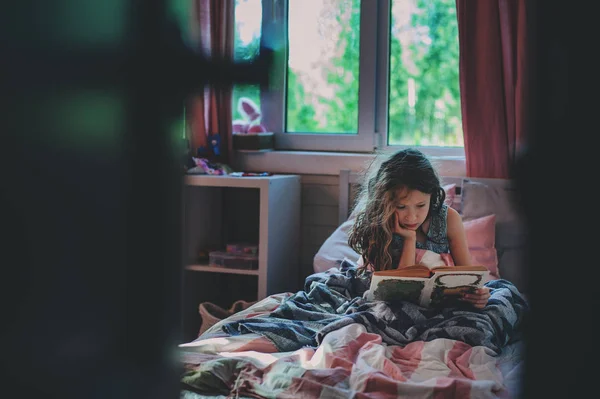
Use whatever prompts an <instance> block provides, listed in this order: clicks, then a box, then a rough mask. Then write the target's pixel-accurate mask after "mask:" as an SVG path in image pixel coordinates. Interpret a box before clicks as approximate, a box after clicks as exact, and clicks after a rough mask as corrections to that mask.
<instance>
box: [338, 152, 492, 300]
mask: <svg viewBox="0 0 600 399" xmlns="http://www.w3.org/2000/svg"><path fill="white" fill-rule="evenodd" d="M445 198H446V194H445V192H444V189H443V188H442V186H441V184H440V179H439V177H438V175H437V173H436V171H435V169H434V168H433V166H432V165H431V162H430V161H429V159H427V157H426V156H425V155H424V154H423V153H422V152H420V151H418V150H416V149H405V150H401V151H398V152H396V153H395V154H393V155H392V156H390V157H389V159H387V160H386V161H385V162H383V163H382V164H381V166H380V167H379V169H378V170H377V173H376V174H375V175H374V176H371V177H369V178H367V180H366V184H365V185H364V188H363V192H362V194H361V199H360V200H359V201H358V203H359V204H361V206H359V210H358V212H357V214H356V220H355V222H354V226H353V228H352V230H351V232H350V237H349V241H348V242H349V244H350V246H351V247H352V249H354V250H355V251H356V252H358V253H359V254H361V255H362V256H361V261H362V264H363V265H364V266H363V267H364V268H369V269H371V270H387V269H396V268H402V267H406V266H410V265H414V264H417V263H426V262H425V258H427V259H431V258H432V256H431V255H434V258H435V256H437V261H438V262H439V263H442V264H445V265H448V266H454V265H455V264H458V265H471V262H472V261H471V256H470V254H469V249H468V247H467V240H466V235H465V230H464V227H463V224H462V219H461V216H460V215H459V213H458V212H457V211H456V210H454V209H453V208H451V207H449V206H448V205H446V204H444V200H445ZM436 254H439V255H436ZM434 261H435V260H434ZM363 270H364V269H363ZM489 297H490V292H489V288H487V287H484V288H481V289H479V290H478V291H477V292H475V293H472V294H467V293H465V294H464V295H463V299H464V300H465V301H467V302H470V303H471V304H472V305H473V306H475V307H476V308H479V309H481V308H483V307H485V305H486V304H487V301H488V299H489Z"/></svg>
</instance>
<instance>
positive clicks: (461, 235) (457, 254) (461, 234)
mask: <svg viewBox="0 0 600 399" xmlns="http://www.w3.org/2000/svg"><path fill="white" fill-rule="evenodd" d="M446 224H447V233H448V241H449V242H450V255H452V259H454V264H456V265H458V266H469V265H471V264H473V261H472V260H471V254H470V253H469V246H468V244H467V234H466V233H465V226H464V225H463V222H462V218H461V217H460V215H459V214H458V212H457V211H456V210H455V209H453V208H450V207H448V218H447V223H446ZM488 299H490V289H489V288H488V287H483V288H480V289H478V290H477V291H476V292H474V293H470V294H463V300H464V301H466V302H470V303H471V304H472V305H473V306H474V307H476V308H478V309H483V308H484V307H485V305H486V304H487V302H488Z"/></svg>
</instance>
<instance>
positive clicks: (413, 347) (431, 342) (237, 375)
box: [179, 275, 523, 399]
mask: <svg viewBox="0 0 600 399" xmlns="http://www.w3.org/2000/svg"><path fill="white" fill-rule="evenodd" d="M317 277H318V276H317ZM335 277H336V278H338V279H337V280H336V284H339V281H340V280H339V275H336V276H335ZM312 278H313V280H314V279H315V276H312ZM323 279H325V281H329V280H328V279H327V276H326V275H324V276H321V281H323ZM317 280H319V278H317ZM307 281H308V279H307ZM299 294H301V293H298V294H291V293H283V294H277V295H272V296H269V297H268V298H265V299H264V300H262V301H260V302H258V303H256V304H254V305H253V306H251V307H249V308H248V309H246V310H244V311H242V312H239V313H237V314H235V315H233V316H231V317H229V318H227V319H225V320H222V321H221V322H219V323H217V324H215V325H214V326H213V327H211V328H210V329H209V330H207V331H206V332H205V333H204V334H203V335H202V336H200V337H199V338H198V339H196V340H195V341H193V342H190V343H186V344H182V345H180V348H179V349H180V355H181V359H182V361H183V363H184V366H185V372H184V374H183V376H182V378H181V384H182V387H181V388H182V389H181V398H188V399H199V398H208V397H211V398H215V397H216V398H219V397H222V398H229V397H243V398H298V397H302V398H309V399H310V398H380V399H385V398H398V397H407V398H514V397H518V396H519V387H520V381H521V377H522V368H523V359H522V354H523V350H522V349H523V343H522V341H521V340H520V339H519V338H518V335H516V336H515V337H513V338H514V339H512V340H510V341H507V342H506V344H505V345H503V346H502V347H501V348H499V347H498V345H495V346H494V345H489V344H483V341H482V344H476V343H474V342H471V343H470V344H469V343H467V342H468V340H465V339H462V338H460V339H451V338H447V337H440V335H439V334H437V335H430V336H427V337H428V338H426V339H419V337H422V336H423V335H419V336H414V338H413V339H412V340H410V341H407V342H404V343H402V344H394V343H393V342H396V341H393V340H392V341H390V338H389V335H386V334H381V333H377V332H380V330H375V329H373V326H371V325H370V324H369V323H365V322H364V320H362V319H360V318H345V319H344V320H346V322H344V323H340V320H335V323H330V324H329V325H327V326H325V327H330V328H329V329H328V332H327V333H326V334H324V335H323V336H322V337H321V338H320V339H318V340H317V342H316V343H315V344H308V345H307V344H306V343H302V345H300V344H299V345H297V347H294V346H293V345H292V346H290V345H287V346H285V347H284V348H282V345H281V343H280V342H278V341H277V339H275V340H274V339H273V337H272V335H270V334H262V333H261V331H260V329H259V330H257V331H256V332H253V331H245V333H243V334H241V333H239V334H236V333H232V332H233V331H234V330H232V328H231V327H232V326H238V327H239V326H243V325H244V323H246V322H247V323H250V325H254V324H253V323H252V321H253V320H269V318H272V317H273V316H274V315H277V314H278V313H277V312H278V311H279V310H280V309H281V308H282V307H286V306H288V305H289V304H290V303H295V300H296V299H297V296H298V295H299ZM304 294H306V292H304ZM346 294H349V295H350V296H349V298H350V297H352V293H348V292H346ZM321 295H322V293H321ZM519 299H520V298H517V300H519ZM326 300H329V299H328V298H326ZM501 301H507V300H506V298H501ZM355 302H356V301H354V302H352V303H355ZM359 302H360V301H359ZM508 302H510V301H508ZM356 306H361V303H356ZM362 306H364V304H362ZM522 311H523V309H521V311H520V313H518V314H516V316H515V315H514V314H511V316H510V317H512V318H513V319H511V320H510V324H511V333H514V331H516V330H518V327H519V324H520V323H519V322H518V321H519V320H520V318H521V317H522V314H521V313H522ZM312 314H313V315H314V311H313V312H312ZM514 317H517V319H518V320H517V319H514ZM503 323H506V321H505V320H503ZM259 325H262V324H259ZM302 325H303V327H305V328H306V329H307V330H308V331H311V330H310V328H309V327H314V328H315V329H318V328H320V329H321V330H324V329H325V328H323V326H322V325H320V326H319V325H315V324H314V323H312V322H308V324H302ZM331 326H334V327H335V328H331ZM379 327H380V328H383V327H382V326H379ZM497 327H498V326H497ZM375 331H377V332H375ZM381 331H385V330H381ZM271 332H272V331H271ZM282 335H283V334H282ZM286 342H287V341H286Z"/></svg>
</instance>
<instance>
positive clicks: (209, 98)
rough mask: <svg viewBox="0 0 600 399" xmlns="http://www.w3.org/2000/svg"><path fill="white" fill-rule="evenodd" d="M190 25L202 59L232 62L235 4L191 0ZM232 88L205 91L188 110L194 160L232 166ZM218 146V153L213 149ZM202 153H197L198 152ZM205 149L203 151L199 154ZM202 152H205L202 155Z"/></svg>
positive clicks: (222, 1) (211, 0)
mask: <svg viewBox="0 0 600 399" xmlns="http://www.w3.org/2000/svg"><path fill="white" fill-rule="evenodd" d="M193 5H194V8H193V16H194V20H193V22H192V23H193V24H194V25H195V28H196V29H195V32H196V34H198V35H199V43H198V46H199V47H200V50H202V51H203V52H204V53H205V55H207V56H208V57H209V58H210V57H216V58H225V59H232V58H233V41H234V36H233V35H234V0H193ZM231 95H232V87H231V86H227V87H224V86H219V87H217V86H214V85H208V86H206V87H205V90H204V94H203V95H202V94H199V95H197V96H195V97H194V98H192V99H191V101H190V102H189V104H188V107H187V114H188V123H189V134H190V147H191V149H192V154H193V155H194V156H202V157H206V158H209V159H210V160H212V161H218V162H223V163H227V164H231V161H232V155H233V149H232V136H231V121H232V115H231V113H232V110H231ZM215 146H217V147H218V149H219V150H218V152H217V151H214V150H213V148H214V147H215ZM199 148H200V149H201V153H198V149H199ZM202 149H205V150H202ZM203 151H204V152H203Z"/></svg>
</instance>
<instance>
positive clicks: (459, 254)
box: [446, 207, 472, 266]
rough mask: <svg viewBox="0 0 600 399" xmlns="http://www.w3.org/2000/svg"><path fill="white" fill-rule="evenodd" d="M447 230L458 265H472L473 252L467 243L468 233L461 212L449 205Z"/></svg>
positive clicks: (453, 257) (452, 253)
mask: <svg viewBox="0 0 600 399" xmlns="http://www.w3.org/2000/svg"><path fill="white" fill-rule="evenodd" d="M446 220H447V223H446V225H447V227H446V229H447V230H446V232H447V234H448V242H449V243H450V255H452V259H454V264H455V265H457V266H470V265H471V264H472V260H471V254H470V253H469V247H468V245H467V234H466V233H465V227H464V225H463V222H462V218H461V217H460V215H459V213H458V212H457V211H456V210H455V209H454V208H450V207H448V217H447V219H446Z"/></svg>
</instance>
